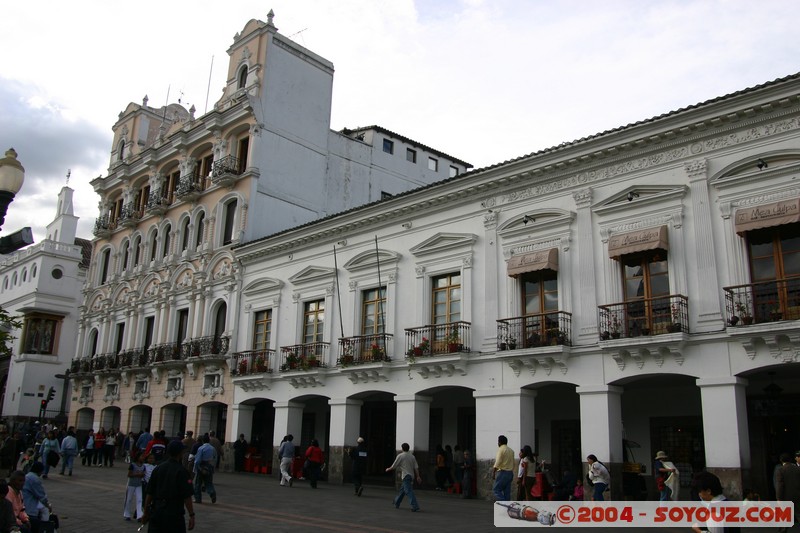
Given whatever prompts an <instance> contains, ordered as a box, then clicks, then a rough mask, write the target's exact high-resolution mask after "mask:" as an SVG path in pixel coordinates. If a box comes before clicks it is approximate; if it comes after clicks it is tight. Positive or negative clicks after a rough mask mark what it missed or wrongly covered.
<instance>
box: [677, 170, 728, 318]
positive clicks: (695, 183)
mask: <svg viewBox="0 0 800 533" xmlns="http://www.w3.org/2000/svg"><path fill="white" fill-rule="evenodd" d="M706 169H707V165H706V160H705V159H697V160H695V161H690V162H689V163H686V164H685V165H684V170H685V171H686V175H687V176H688V177H689V187H690V189H691V195H690V199H691V201H692V218H693V219H694V223H693V224H692V225H693V226H694V252H695V258H696V259H695V261H694V262H693V265H692V267H693V268H692V270H693V271H695V272H697V293H696V295H695V297H694V298H691V299H690V300H689V306H690V307H691V308H694V309H695V310H696V311H695V313H691V314H694V315H695V316H696V317H697V325H696V326H695V328H694V331H695V332H705V331H719V330H720V329H722V328H724V327H725V325H724V323H723V318H722V310H721V309H720V291H719V280H718V277H717V260H716V256H715V254H714V251H715V248H714V236H713V234H712V231H711V228H712V224H711V203H710V200H709V197H708V181H707V175H706Z"/></svg>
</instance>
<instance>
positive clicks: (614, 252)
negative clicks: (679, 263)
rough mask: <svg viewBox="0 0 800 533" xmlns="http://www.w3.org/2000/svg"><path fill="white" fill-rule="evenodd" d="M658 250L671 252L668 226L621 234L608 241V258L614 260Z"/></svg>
mask: <svg viewBox="0 0 800 533" xmlns="http://www.w3.org/2000/svg"><path fill="white" fill-rule="evenodd" d="M656 249H660V250H669V232H668V230H667V226H666V225H665V226H659V227H657V228H647V229H642V230H639V231H631V232H629V233H620V234H619V235H613V236H611V237H610V238H609V239H608V256H609V257H611V258H612V259H618V258H620V257H622V256H623V255H628V254H633V253H636V252H644V251H646V250H656Z"/></svg>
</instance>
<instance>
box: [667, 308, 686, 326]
mask: <svg viewBox="0 0 800 533" xmlns="http://www.w3.org/2000/svg"><path fill="white" fill-rule="evenodd" d="M670 315H671V316H672V322H670V323H669V324H667V331H668V332H670V333H677V332H679V331H681V330H682V329H683V327H682V326H681V310H680V309H679V308H678V306H677V305H676V304H672V305H671V306H670Z"/></svg>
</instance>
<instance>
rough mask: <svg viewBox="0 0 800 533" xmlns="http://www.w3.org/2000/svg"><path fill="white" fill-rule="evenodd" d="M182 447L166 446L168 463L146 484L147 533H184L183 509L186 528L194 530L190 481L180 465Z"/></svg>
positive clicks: (155, 471) (157, 468) (154, 471)
mask: <svg viewBox="0 0 800 533" xmlns="http://www.w3.org/2000/svg"><path fill="white" fill-rule="evenodd" d="M181 452H183V444H182V443H180V442H177V441H173V442H170V443H169V446H167V460H166V461H164V462H163V463H161V464H160V465H158V466H157V467H156V469H155V470H153V475H152V476H151V477H150V482H149V483H148V484H147V496H146V497H145V500H144V513H143V515H142V524H148V523H149V526H148V529H147V531H148V532H149V533H185V531H186V529H187V528H186V523H185V522H184V519H183V514H184V508H186V512H188V513H189V527H188V529H189V530H190V531H191V530H192V529H194V508H193V506H192V493H193V492H194V491H193V489H192V480H191V478H190V477H189V473H188V472H187V471H186V469H185V468H183V465H181V463H180V456H181Z"/></svg>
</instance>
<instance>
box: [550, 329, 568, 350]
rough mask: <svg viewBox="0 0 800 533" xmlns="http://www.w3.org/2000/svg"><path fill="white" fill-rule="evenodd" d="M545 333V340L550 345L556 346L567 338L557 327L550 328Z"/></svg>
mask: <svg viewBox="0 0 800 533" xmlns="http://www.w3.org/2000/svg"><path fill="white" fill-rule="evenodd" d="M546 333H547V340H548V341H550V345H551V346H558V345H560V344H564V343H565V342H566V340H567V336H566V335H565V334H564V332H563V331H561V330H560V329H558V328H550V329H548V330H547V331H546Z"/></svg>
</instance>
